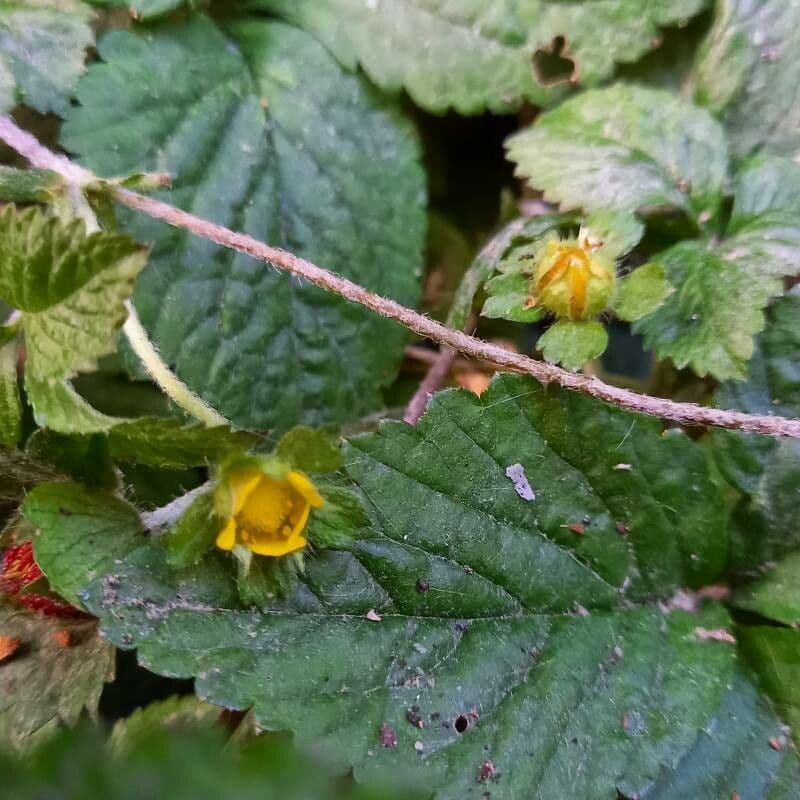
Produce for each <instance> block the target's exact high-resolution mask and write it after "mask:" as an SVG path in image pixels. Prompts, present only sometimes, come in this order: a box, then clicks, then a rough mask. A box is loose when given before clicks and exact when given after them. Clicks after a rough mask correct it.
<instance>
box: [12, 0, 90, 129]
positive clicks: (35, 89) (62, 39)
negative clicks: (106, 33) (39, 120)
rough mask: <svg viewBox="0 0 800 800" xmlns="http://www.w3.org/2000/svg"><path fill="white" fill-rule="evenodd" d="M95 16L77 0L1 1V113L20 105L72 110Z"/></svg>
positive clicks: (60, 110) (61, 112) (50, 109)
mask: <svg viewBox="0 0 800 800" xmlns="http://www.w3.org/2000/svg"><path fill="white" fill-rule="evenodd" d="M90 19H91V12H90V11H89V9H88V8H87V6H85V5H84V4H83V3H80V2H77V0H2V1H0V112H5V111H8V110H9V109H10V108H11V106H13V105H16V104H17V103H24V104H25V105H27V106H31V107H32V108H35V109H36V110H37V111H40V112H42V113H47V112H49V111H52V112H55V113H56V114H63V113H64V112H65V111H66V110H67V108H68V107H69V98H70V95H71V93H72V89H73V88H74V86H75V82H76V81H77V79H78V76H79V75H80V74H81V73H82V72H83V60H84V56H85V50H86V48H87V47H88V46H89V45H90V44H91V43H92V41H93V38H94V37H93V35H92V30H91V28H90V27H89V21H90Z"/></svg>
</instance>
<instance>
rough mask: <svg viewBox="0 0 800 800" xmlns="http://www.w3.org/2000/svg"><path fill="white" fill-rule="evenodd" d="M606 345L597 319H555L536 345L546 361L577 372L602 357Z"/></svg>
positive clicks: (601, 327) (606, 338) (600, 323)
mask: <svg viewBox="0 0 800 800" xmlns="http://www.w3.org/2000/svg"><path fill="white" fill-rule="evenodd" d="M607 346H608V334H607V333H606V329H605V327H604V326H603V323H602V322H598V321H597V320H570V319H562V320H559V321H558V322H556V323H555V324H554V325H551V326H550V327H549V328H548V329H547V330H546V331H545V332H544V333H543V334H542V335H541V336H540V337H539V341H538V342H537V343H536V347H537V348H538V349H539V350H541V351H542V354H543V355H544V357H545V358H546V359H547V360H548V361H550V362H551V363H553V364H563V365H564V366H565V367H566V368H567V369H580V368H581V367H582V366H584V365H585V364H586V363H587V362H589V361H591V360H592V359H593V358H597V357H598V356H600V355H602V354H603V352H605V349H606V347H607Z"/></svg>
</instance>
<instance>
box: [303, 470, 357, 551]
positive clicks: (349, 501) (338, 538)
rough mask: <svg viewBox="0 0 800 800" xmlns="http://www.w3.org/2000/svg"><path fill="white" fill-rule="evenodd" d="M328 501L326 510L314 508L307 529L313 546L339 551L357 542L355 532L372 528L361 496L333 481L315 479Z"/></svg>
mask: <svg viewBox="0 0 800 800" xmlns="http://www.w3.org/2000/svg"><path fill="white" fill-rule="evenodd" d="M314 484H315V486H316V487H317V490H318V491H319V493H320V494H321V495H322V496H323V498H325V504H324V505H323V506H322V508H315V509H313V511H312V513H311V516H310V518H309V522H308V527H307V528H306V538H307V539H308V541H309V543H310V544H311V545H313V546H314V547H318V548H322V549H324V548H337V547H342V546H346V545H347V544H349V543H351V542H352V541H353V537H354V535H355V532H356V531H358V530H359V529H360V528H364V527H366V526H368V525H369V516H368V514H367V511H366V509H365V508H364V505H363V503H362V500H361V497H360V496H359V495H358V494H356V493H355V492H353V491H351V490H350V489H348V488H346V487H345V486H343V485H341V484H337V483H334V482H333V481H329V480H325V479H323V480H322V481H320V480H315V482H314Z"/></svg>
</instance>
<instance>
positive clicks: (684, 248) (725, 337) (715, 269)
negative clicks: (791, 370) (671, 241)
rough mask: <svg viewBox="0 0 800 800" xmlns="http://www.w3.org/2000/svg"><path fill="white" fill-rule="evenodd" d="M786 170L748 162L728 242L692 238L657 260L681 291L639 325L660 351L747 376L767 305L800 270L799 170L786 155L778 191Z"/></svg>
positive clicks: (702, 369) (704, 370)
mask: <svg viewBox="0 0 800 800" xmlns="http://www.w3.org/2000/svg"><path fill="white" fill-rule="evenodd" d="M779 170H780V165H779V164H777V163H776V162H772V163H770V164H769V165H765V164H764V163H763V162H761V163H756V164H750V165H746V166H745V168H744V170H743V171H742V173H741V174H740V175H739V176H738V179H737V187H736V190H737V194H736V197H735V198H734V213H733V217H732V219H731V222H730V224H729V229H728V235H727V236H726V237H725V238H723V239H722V241H721V242H719V243H718V244H714V243H712V242H701V241H685V242H681V243H679V244H677V245H675V246H674V247H672V248H671V249H669V250H667V251H666V252H664V253H662V254H660V255H658V256H655V257H654V258H653V259H652V261H653V262H654V263H656V264H660V265H661V266H662V267H663V268H664V270H665V272H666V277H667V281H668V282H669V284H670V285H671V286H673V287H675V292H674V293H673V294H671V295H670V296H669V297H667V299H666V301H665V302H664V304H663V305H662V306H661V307H660V308H659V309H658V310H656V311H655V313H653V314H651V315H649V316H647V317H645V318H644V319H642V320H641V321H640V322H638V323H637V324H636V326H635V330H637V331H639V332H641V333H642V334H643V335H644V340H645V344H646V345H647V346H648V347H650V348H652V349H653V350H655V352H656V355H657V356H658V357H659V358H670V359H672V361H673V362H674V363H675V365H676V366H678V367H685V366H690V367H691V368H692V369H693V370H694V371H695V372H696V373H697V374H698V375H711V376H713V377H715V378H717V379H718V380H729V379H732V378H735V379H742V378H744V377H745V374H746V371H747V362H748V361H749V360H750V357H751V356H752V354H753V346H754V345H753V335H754V334H756V333H759V332H760V331H762V330H763V329H764V325H765V317H764V308H765V307H766V305H767V303H768V302H769V300H771V299H772V298H773V297H775V296H777V295H780V294H781V292H782V291H783V276H786V275H795V274H798V273H800V255H798V253H800V223H798V219H800V217H798V214H797V210H798V208H800V206H798V205H797V196H798V195H797V194H796V190H795V188H794V187H799V186H800V177H799V176H798V173H797V167H796V165H793V164H792V163H791V162H784V167H783V172H784V174H785V175H786V176H787V182H786V183H787V186H786V188H785V189H783V190H781V191H777V190H776V187H777V185H778V177H779ZM784 203H785V204H786V205H785V206H784V205H783V204H784ZM756 212H760V213H756Z"/></svg>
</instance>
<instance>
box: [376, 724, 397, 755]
mask: <svg viewBox="0 0 800 800" xmlns="http://www.w3.org/2000/svg"><path fill="white" fill-rule="evenodd" d="M380 740H381V744H382V745H383V746H384V747H388V748H390V749H391V748H393V747H397V734H396V733H395V732H394V728H391V727H390V726H389V725H387V724H386V723H385V722H384V723H382V724H381V727H380Z"/></svg>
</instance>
